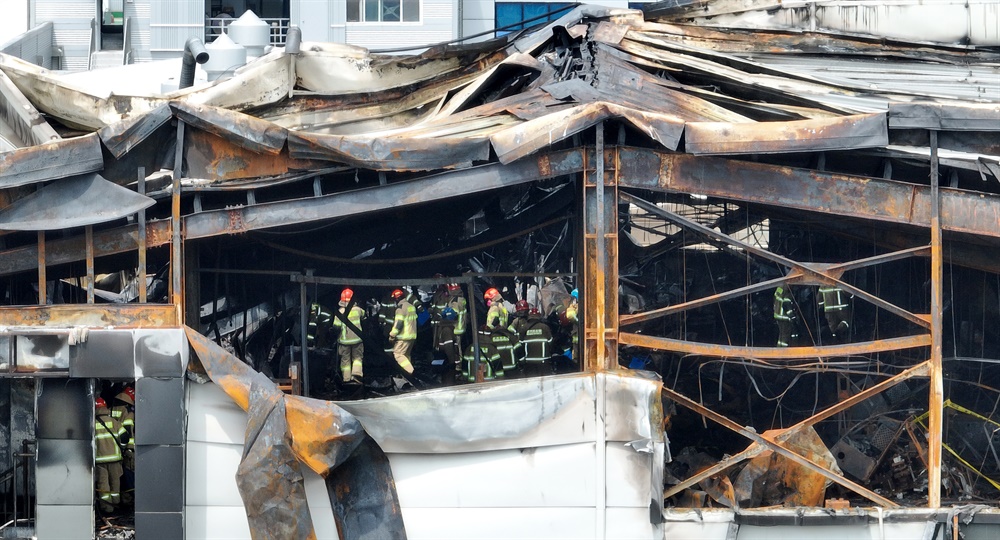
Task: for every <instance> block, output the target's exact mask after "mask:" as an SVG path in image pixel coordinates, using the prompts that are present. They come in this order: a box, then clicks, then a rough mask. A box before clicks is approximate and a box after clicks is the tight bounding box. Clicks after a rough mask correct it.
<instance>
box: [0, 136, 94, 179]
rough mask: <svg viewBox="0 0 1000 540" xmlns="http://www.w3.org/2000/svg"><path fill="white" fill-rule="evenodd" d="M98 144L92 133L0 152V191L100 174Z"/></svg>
mask: <svg viewBox="0 0 1000 540" xmlns="http://www.w3.org/2000/svg"><path fill="white" fill-rule="evenodd" d="M103 167H104V156H103V154H102V153H101V141H100V139H99V138H98V137H97V135H96V134H94V133H91V134H89V135H84V136H82V137H76V138H73V139H63V140H60V141H56V142H50V143H45V144H42V145H38V146H32V147H30V148H23V149H21V150H16V151H14V152H3V153H0V189H5V188H11V187H15V186H23V185H25V184H34V183H38V182H47V181H49V180H56V179H59V178H66V177H68V176H75V175H78V174H86V173H91V172H96V171H100V170H101V169H102V168H103Z"/></svg>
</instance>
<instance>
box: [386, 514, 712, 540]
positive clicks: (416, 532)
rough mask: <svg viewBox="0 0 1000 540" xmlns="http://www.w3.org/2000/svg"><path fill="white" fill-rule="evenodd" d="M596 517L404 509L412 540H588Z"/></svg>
mask: <svg viewBox="0 0 1000 540" xmlns="http://www.w3.org/2000/svg"><path fill="white" fill-rule="evenodd" d="M595 517H596V510H595V509H594V508H404V509H403V521H405V522H406V537H407V539H408V540H513V539H535V538H545V539H553V540H585V539H587V538H594V527H595V523H596V521H595ZM677 538H686V537H677ZM692 538H693V537H692Z"/></svg>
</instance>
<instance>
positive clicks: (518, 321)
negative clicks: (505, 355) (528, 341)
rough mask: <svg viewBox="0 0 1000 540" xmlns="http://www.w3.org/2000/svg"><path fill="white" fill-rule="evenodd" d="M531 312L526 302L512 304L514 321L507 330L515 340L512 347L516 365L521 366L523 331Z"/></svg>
mask: <svg viewBox="0 0 1000 540" xmlns="http://www.w3.org/2000/svg"><path fill="white" fill-rule="evenodd" d="M530 311H531V304H529V303H528V301H527V300H518V301H517V303H515V304H514V319H513V320H512V321H511V323H510V326H508V327H507V328H508V329H509V330H510V331H511V333H512V334H514V337H516V338H517V345H516V346H515V347H514V356H515V357H516V358H517V362H518V364H521V365H523V363H524V358H525V352H524V329H525V328H526V327H527V326H528V313H529V312H530Z"/></svg>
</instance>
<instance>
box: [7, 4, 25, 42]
mask: <svg viewBox="0 0 1000 540" xmlns="http://www.w3.org/2000/svg"><path fill="white" fill-rule="evenodd" d="M28 28H29V27H28V2H27V0H23V1H19V0H7V1H6V2H4V11H3V17H0V45H3V44H4V43H7V42H8V41H10V40H12V39H14V38H15V37H17V36H19V35H21V34H23V33H25V32H27V31H28Z"/></svg>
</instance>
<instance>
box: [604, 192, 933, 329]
mask: <svg viewBox="0 0 1000 540" xmlns="http://www.w3.org/2000/svg"><path fill="white" fill-rule="evenodd" d="M621 197H622V199H623V200H625V201H628V202H630V203H632V204H635V205H636V206H639V207H640V208H642V209H644V210H646V211H647V212H652V213H654V214H657V215H659V216H661V217H663V218H665V219H668V220H670V221H672V222H673V223H674V224H676V225H679V226H682V227H686V228H688V229H690V230H692V231H694V232H697V233H700V234H702V235H704V236H706V237H708V238H712V239H715V240H719V241H721V242H723V243H726V244H728V245H730V246H733V247H736V248H739V249H743V250H745V251H746V252H747V253H752V254H754V255H757V256H758V257H761V258H764V259H767V260H770V261H774V262H776V263H778V264H780V265H782V266H784V267H786V268H789V269H798V270H800V271H801V272H802V273H803V274H804V275H805V276H806V277H811V278H813V279H816V280H817V281H818V282H820V283H831V284H835V285H837V286H838V287H840V288H841V289H843V290H844V291H846V292H848V293H850V294H853V295H854V296H857V297H859V298H862V299H864V300H867V301H868V302H871V303H872V304H874V305H876V306H878V307H880V308H882V309H884V310H886V311H888V312H890V313H894V314H896V315H898V316H899V317H901V318H903V319H906V320H908V321H910V322H912V323H914V324H916V325H918V326H922V327H925V328H927V327H929V326H930V323H929V322H928V321H927V320H925V319H924V318H922V317H919V316H917V315H914V314H913V313H910V312H909V311H906V310H905V309H903V308H901V307H899V306H897V305H895V304H892V303H890V302H886V301H885V300H882V299H881V298H879V297H877V296H875V295H873V294H870V293H868V292H867V291H864V290H861V289H859V288H857V287H855V286H854V285H851V284H848V283H844V282H843V281H841V280H840V279H838V278H836V277H834V276H832V275H830V274H828V273H823V272H822V271H819V270H816V269H815V268H814V267H813V266H809V265H805V264H802V263H799V262H796V261H793V260H791V259H789V258H787V257H783V256H781V255H778V254H776V253H771V252H770V251H767V250H766V249H762V248H759V247H757V246H754V245H751V244H748V243H746V242H741V241H739V240H736V239H735V238H733V237H731V236H729V235H727V234H722V233H720V232H718V231H715V230H713V229H709V228H708V227H706V226H704V225H702V224H700V223H697V222H695V221H691V220H689V219H687V218H685V217H682V216H679V215H677V214H675V213H673V212H670V211H668V210H664V209H662V208H660V207H659V206H657V205H655V204H653V203H650V202H648V201H644V200H642V199H640V198H639V197H636V196H635V195H631V194H628V193H623V194H622V195H621Z"/></svg>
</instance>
